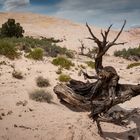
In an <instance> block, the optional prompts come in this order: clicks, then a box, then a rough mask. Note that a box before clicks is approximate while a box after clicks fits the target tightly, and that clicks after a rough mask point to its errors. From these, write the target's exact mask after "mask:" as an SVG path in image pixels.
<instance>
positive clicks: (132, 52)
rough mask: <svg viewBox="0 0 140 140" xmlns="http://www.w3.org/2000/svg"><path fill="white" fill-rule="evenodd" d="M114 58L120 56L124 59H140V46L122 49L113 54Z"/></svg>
mask: <svg viewBox="0 0 140 140" xmlns="http://www.w3.org/2000/svg"><path fill="white" fill-rule="evenodd" d="M114 55H115V56H117V57H118V56H120V57H123V58H125V59H134V60H135V59H140V46H139V47H138V48H129V49H128V50H126V49H123V50H120V51H115V52H114Z"/></svg>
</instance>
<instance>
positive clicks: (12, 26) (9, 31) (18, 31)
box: [1, 19, 24, 37]
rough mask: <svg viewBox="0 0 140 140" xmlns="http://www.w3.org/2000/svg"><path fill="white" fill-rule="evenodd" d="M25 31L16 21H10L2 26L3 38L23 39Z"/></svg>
mask: <svg viewBox="0 0 140 140" xmlns="http://www.w3.org/2000/svg"><path fill="white" fill-rule="evenodd" d="M23 33H24V30H23V28H22V27H21V26H20V23H16V22H15V19H8V21H7V22H5V23H4V24H2V28H1V36H2V37H13V36H15V37H23Z"/></svg>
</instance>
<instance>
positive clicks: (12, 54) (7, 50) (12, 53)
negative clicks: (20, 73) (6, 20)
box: [0, 40, 20, 60]
mask: <svg viewBox="0 0 140 140" xmlns="http://www.w3.org/2000/svg"><path fill="white" fill-rule="evenodd" d="M0 55H4V56H6V57H7V58H9V59H12V60H13V59H15V58H18V57H19V55H20V53H18V52H17V48H16V46H15V44H14V43H12V42H8V41H7V40H0Z"/></svg>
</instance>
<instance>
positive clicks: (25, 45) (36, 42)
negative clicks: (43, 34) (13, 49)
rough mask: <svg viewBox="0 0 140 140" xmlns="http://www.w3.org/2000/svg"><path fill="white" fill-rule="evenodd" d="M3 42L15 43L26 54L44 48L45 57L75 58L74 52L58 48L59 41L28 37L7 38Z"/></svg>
mask: <svg viewBox="0 0 140 140" xmlns="http://www.w3.org/2000/svg"><path fill="white" fill-rule="evenodd" d="M1 40H4V41H6V42H11V43H14V44H15V45H16V46H18V49H19V50H21V51H25V53H30V52H31V50H32V49H34V48H42V49H43V50H44V55H46V56H51V57H57V56H58V55H62V54H65V55H66V56H67V57H69V58H73V57H74V53H73V51H71V50H68V49H66V48H62V47H60V46H58V45H57V44H56V43H54V42H58V40H53V39H50V38H42V39H39V38H33V37H28V36H27V37H22V38H16V37H12V38H9V37H7V38H6V37H5V38H1Z"/></svg>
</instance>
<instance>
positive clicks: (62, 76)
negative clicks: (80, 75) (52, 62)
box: [58, 74, 71, 82]
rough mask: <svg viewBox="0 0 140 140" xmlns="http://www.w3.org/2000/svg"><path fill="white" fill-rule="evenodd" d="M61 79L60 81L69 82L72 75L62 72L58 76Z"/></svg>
mask: <svg viewBox="0 0 140 140" xmlns="http://www.w3.org/2000/svg"><path fill="white" fill-rule="evenodd" d="M58 79H59V81H60V82H68V81H70V80H71V77H70V76H69V75H66V74H61V75H60V76H59V77H58Z"/></svg>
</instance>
